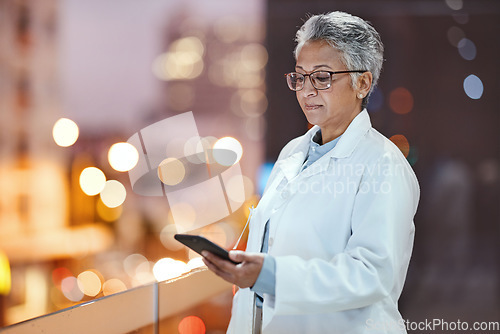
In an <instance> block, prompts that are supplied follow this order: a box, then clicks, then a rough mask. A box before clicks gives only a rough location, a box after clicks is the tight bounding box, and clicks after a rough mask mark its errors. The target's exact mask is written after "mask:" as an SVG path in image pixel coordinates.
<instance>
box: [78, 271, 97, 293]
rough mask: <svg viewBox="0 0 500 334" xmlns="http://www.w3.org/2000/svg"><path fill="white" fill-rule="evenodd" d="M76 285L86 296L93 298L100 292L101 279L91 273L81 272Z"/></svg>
mask: <svg viewBox="0 0 500 334" xmlns="http://www.w3.org/2000/svg"><path fill="white" fill-rule="evenodd" d="M77 283H78V287H79V288H80V290H81V291H82V292H83V293H84V294H86V295H87V296H90V297H95V296H97V294H98V293H99V292H101V286H102V285H101V279H100V278H99V276H98V275H97V274H96V273H95V272H93V271H90V270H87V271H84V272H82V273H81V274H80V275H78V277H77Z"/></svg>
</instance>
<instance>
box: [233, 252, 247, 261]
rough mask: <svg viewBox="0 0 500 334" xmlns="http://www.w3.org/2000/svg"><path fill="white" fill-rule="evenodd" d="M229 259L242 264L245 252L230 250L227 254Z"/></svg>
mask: <svg viewBox="0 0 500 334" xmlns="http://www.w3.org/2000/svg"><path fill="white" fill-rule="evenodd" d="M229 258H230V259H231V260H233V261H235V262H243V261H245V259H246V256H245V252H243V251H240V250H232V251H230V252H229Z"/></svg>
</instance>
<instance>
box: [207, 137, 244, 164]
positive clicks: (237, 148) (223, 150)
mask: <svg viewBox="0 0 500 334" xmlns="http://www.w3.org/2000/svg"><path fill="white" fill-rule="evenodd" d="M213 149H214V153H213V154H214V158H215V161H217V162H218V163H219V164H221V165H223V166H231V165H234V164H236V163H238V161H240V159H241V156H242V155H243V147H242V146H241V144H240V142H239V141H238V140H237V139H235V138H233V137H224V138H221V139H219V140H217V142H216V143H215V144H214V147H213ZM228 151H231V152H234V154H236V157H234V155H233V154H228V153H229V152H228Z"/></svg>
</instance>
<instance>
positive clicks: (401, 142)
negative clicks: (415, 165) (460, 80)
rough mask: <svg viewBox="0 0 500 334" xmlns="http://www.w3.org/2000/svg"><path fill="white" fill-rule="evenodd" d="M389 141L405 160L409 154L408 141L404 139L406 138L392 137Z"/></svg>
mask: <svg viewBox="0 0 500 334" xmlns="http://www.w3.org/2000/svg"><path fill="white" fill-rule="evenodd" d="M389 139H390V140H391V141H392V142H393V143H394V144H396V146H397V147H398V148H399V149H400V150H401V152H402V153H403V155H404V156H405V158H407V157H408V154H410V143H409V142H408V139H406V137H405V136H403V135H394V136H392V137H391V138H389Z"/></svg>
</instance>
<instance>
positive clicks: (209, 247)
mask: <svg viewBox="0 0 500 334" xmlns="http://www.w3.org/2000/svg"><path fill="white" fill-rule="evenodd" d="M174 238H175V239H176V240H177V241H179V242H182V243H183V244H184V245H186V246H188V247H189V248H191V249H192V250H194V251H195V252H196V253H198V254H200V255H201V252H202V251H204V250H206V251H209V252H210V253H213V254H215V255H217V256H219V257H221V258H223V259H224V260H227V261H230V262H232V263H234V264H238V263H239V262H235V261H233V260H231V259H230V258H229V252H228V251H227V250H225V249H224V248H222V247H221V246H219V245H217V244H215V243H213V242H212V241H210V240H208V239H207V238H204V237H202V236H201V235H192V234H176V235H174Z"/></svg>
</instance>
